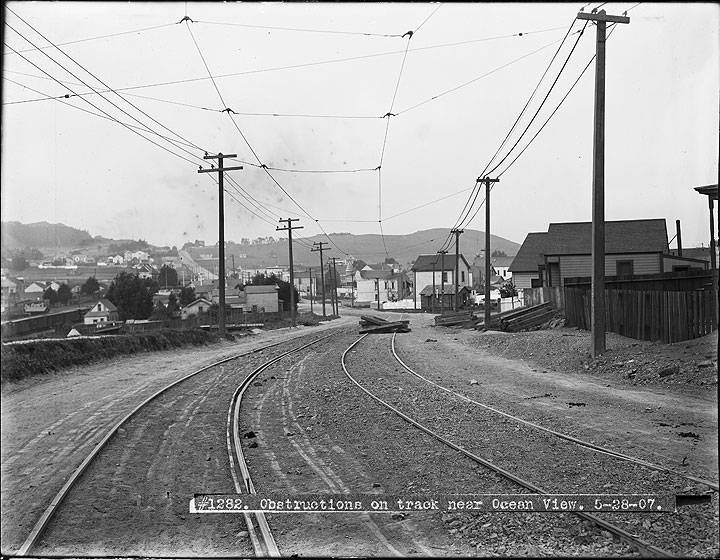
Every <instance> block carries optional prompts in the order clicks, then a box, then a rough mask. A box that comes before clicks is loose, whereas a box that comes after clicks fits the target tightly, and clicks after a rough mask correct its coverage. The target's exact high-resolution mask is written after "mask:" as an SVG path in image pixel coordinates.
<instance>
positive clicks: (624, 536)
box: [341, 335, 673, 557]
mask: <svg viewBox="0 0 720 560" xmlns="http://www.w3.org/2000/svg"><path fill="white" fill-rule="evenodd" d="M366 336H367V335H362V336H361V337H360V338H358V339H357V340H356V341H355V342H353V343H352V344H351V345H350V346H348V348H347V349H345V351H344V352H343V354H342V358H341V364H342V368H343V371H344V372H345V375H346V376H347V377H348V379H350V381H352V382H353V383H354V384H355V385H356V386H357V387H358V388H360V390H362V391H363V392H364V393H365V394H367V395H368V396H369V397H370V398H372V399H373V400H375V401H376V402H378V403H380V404H381V405H382V406H384V407H385V408H387V409H389V410H391V411H392V412H394V413H395V414H396V415H398V416H399V417H400V418H402V419H403V420H405V421H406V422H408V423H410V424H411V425H413V426H415V427H416V428H418V429H419V430H421V431H423V432H425V433H426V434H428V435H429V436H431V437H433V438H435V439H436V440H438V441H440V442H441V443H443V444H445V445H447V446H448V447H450V448H452V449H454V450H456V451H458V452H460V453H462V454H463V455H464V456H466V457H468V458H469V459H471V460H472V461H474V462H476V463H478V464H480V465H483V466H484V467H486V468H488V469H491V470H492V471H494V472H496V473H498V474H499V475H501V476H502V477H504V478H506V479H508V480H511V481H512V482H514V483H516V484H518V485H519V486H521V487H523V488H525V489H527V490H530V491H532V492H534V493H538V494H547V493H550V492H548V491H546V490H544V489H543V488H541V487H539V486H537V485H535V484H533V483H532V482H529V481H527V480H524V479H522V478H520V477H519V476H517V475H515V474H513V473H511V472H510V471H507V470H505V469H503V468H501V467H499V466H498V465H495V464H493V463H491V462H490V461H488V460H486V459H483V458H482V457H479V456H478V455H476V454H474V453H472V452H470V451H468V450H467V449H464V448H463V447H461V446H459V445H457V444H455V443H453V442H452V441H450V440H448V439H447V438H444V437H443V436H441V435H440V434H438V433H437V432H435V431H433V430H432V429H430V428H428V427H427V426H425V425H423V424H421V423H420V422H418V421H417V420H415V419H413V418H411V417H410V416H408V415H407V414H404V413H403V412H401V411H400V410H398V409H397V408H396V407H394V406H392V405H391V404H389V403H387V402H386V401H384V400H383V399H382V398H380V397H378V396H377V395H375V394H374V393H373V392H371V391H370V390H369V389H367V388H366V387H364V386H363V385H362V384H361V383H360V382H358V381H357V379H355V378H354V377H353V376H352V375H351V374H350V372H349V371H348V368H347V364H346V356H347V354H348V353H349V352H350V351H351V350H352V349H353V348H354V347H355V346H357V345H358V344H359V343H360V342H361V341H362V340H363V339H364V338H365V337H366ZM575 515H577V516H579V517H581V518H582V519H584V520H586V521H589V522H591V523H593V524H595V525H597V526H598V527H601V528H602V529H604V530H606V531H608V532H609V533H611V534H612V535H615V536H617V537H618V538H619V539H621V540H622V541H623V542H625V543H627V544H628V545H630V546H632V547H634V548H636V549H637V550H638V551H639V552H640V553H641V554H643V555H645V556H651V557H673V554H671V553H670V552H668V551H666V550H663V549H661V548H658V547H655V546H653V545H651V544H649V543H647V542H645V541H643V540H642V539H639V538H638V537H636V536H635V535H632V534H630V533H629V532H627V531H625V530H624V529H622V528H621V527H618V526H617V525H614V524H612V523H609V522H607V521H605V520H604V519H601V518H599V517H597V516H595V515H592V514H588V513H579V512H575Z"/></svg>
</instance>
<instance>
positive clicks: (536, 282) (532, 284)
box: [530, 278, 542, 288]
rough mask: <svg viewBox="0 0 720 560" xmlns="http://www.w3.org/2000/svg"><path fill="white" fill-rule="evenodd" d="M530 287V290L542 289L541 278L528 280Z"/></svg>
mask: <svg viewBox="0 0 720 560" xmlns="http://www.w3.org/2000/svg"><path fill="white" fill-rule="evenodd" d="M530 287H531V288H542V278H531V279H530Z"/></svg>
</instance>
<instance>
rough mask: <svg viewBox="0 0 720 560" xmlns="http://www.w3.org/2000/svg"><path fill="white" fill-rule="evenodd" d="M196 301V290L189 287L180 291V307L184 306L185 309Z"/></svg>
mask: <svg viewBox="0 0 720 560" xmlns="http://www.w3.org/2000/svg"><path fill="white" fill-rule="evenodd" d="M196 299H197V297H196V296H195V288H190V287H187V288H183V289H182V290H180V305H182V306H183V307H185V306H186V305H188V304H190V303H192V302H193V301H195V300H196Z"/></svg>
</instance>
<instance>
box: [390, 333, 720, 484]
mask: <svg viewBox="0 0 720 560" xmlns="http://www.w3.org/2000/svg"><path fill="white" fill-rule="evenodd" d="M395 338H396V333H394V334H393V336H392V340H391V342H390V349H391V351H392V354H393V357H394V358H395V361H397V362H398V364H400V365H401V366H402V367H403V369H405V370H406V371H407V372H408V373H410V374H411V375H414V376H415V377H417V378H418V379H421V380H423V381H425V382H426V383H429V384H430V385H432V386H433V387H437V388H438V389H440V390H441V391H445V392H446V393H448V394H451V395H453V396H455V397H457V398H459V399H461V400H463V401H465V402H468V403H470V404H473V405H475V406H479V407H481V408H483V409H485V410H489V411H490V412H494V413H495V414H498V415H500V416H504V417H505V418H509V419H511V420H513V421H515V422H518V423H520V424H525V425H526V426H530V427H531V428H535V429H537V430H540V431H543V432H546V433H548V434H552V435H553V436H555V437H558V438H560V439H563V440H565V441H569V442H571V443H574V444H576V445H578V446H580V447H585V448H587V449H592V450H593V451H597V452H598V453H603V454H605V455H609V456H611V457H614V458H616V459H619V460H621V461H627V462H629V463H634V464H636V465H640V466H643V467H646V468H648V469H652V470H655V471H659V472H667V473H671V474H673V475H676V476H679V477H681V478H684V479H685V480H689V481H691V482H698V483H700V484H704V485H705V486H708V487H709V488H712V489H713V490H715V491H717V490H718V483H717V482H714V481H712V480H707V479H705V478H702V477H699V476H695V475H692V474H687V473H683V472H680V471H676V470H674V469H670V468H667V467H663V466H661V465H656V464H654V463H650V462H649V461H644V460H643V459H638V458H637V457H631V456H630V455H626V454H624V453H620V452H619V451H615V450H614V449H609V448H607V447H603V446H601V445H596V444H594V443H591V442H589V441H585V440H582V439H580V438H576V437H573V436H570V435H568V434H564V433H562V432H558V431H556V430H551V429H550V428H546V427H544V426H541V425H540V424H537V423H535V422H530V421H528V420H525V419H523V418H519V417H518V416H514V415H512V414H508V413H507V412H503V411H502V410H498V409H497V408H495V407H493V406H490V405H488V404H485V403H481V402H478V401H476V400H474V399H471V398H469V397H466V396H465V395H463V394H461V393H458V392H456V391H453V390H452V389H448V388H447V387H443V386H442V385H440V384H439V383H435V382H434V381H432V380H431V379H428V378H427V377H425V376H423V375H421V374H419V373H418V372H416V371H415V370H413V369H412V368H411V367H410V366H408V365H407V364H406V363H405V362H404V361H403V360H402V359H401V358H400V356H398V353H397V349H396V348H395Z"/></svg>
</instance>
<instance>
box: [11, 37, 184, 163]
mask: <svg viewBox="0 0 720 560" xmlns="http://www.w3.org/2000/svg"><path fill="white" fill-rule="evenodd" d="M18 52H20V51H18ZM3 79H4V80H6V81H8V82H10V83H13V84H15V85H17V86H20V87H22V88H25V89H29V90H30V91H32V92H34V93H38V94H40V95H44V93H43V92H42V91H39V90H36V89H34V88H32V87H30V86H28V85H25V84H22V83H20V82H16V81H15V80H13V79H11V78H8V77H4V78H3ZM52 99H53V100H54V101H57V102H59V103H62V104H63V105H67V106H68V107H71V108H72V109H77V110H78V111H82V112H83V113H87V114H88V115H92V116H94V117H100V118H102V119H105V120H108V121H111V122H120V124H124V125H125V126H128V127H130V128H135V129H138V130H142V131H143V132H148V133H151V134H154V135H155V136H158V137H159V138H162V139H163V140H167V141H168V142H171V143H175V144H182V143H183V142H181V141H179V140H174V139H172V138H169V137H168V136H163V135H162V134H160V133H159V132H155V131H154V130H147V129H145V128H142V127H139V126H137V125H133V124H129V123H122V122H121V121H119V120H118V119H115V118H113V117H108V116H105V115H103V114H101V113H95V112H93V111H89V110H87V109H83V108H82V107H78V106H77V105H73V104H72V103H70V102H68V101H64V100H63V99H56V98H52ZM185 145H186V146H188V147H192V146H191V145H190V144H185ZM193 165H194V163H193Z"/></svg>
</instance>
